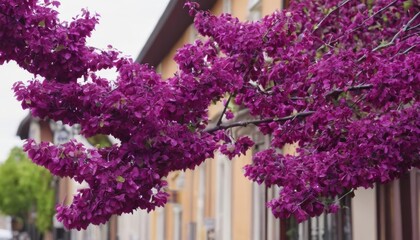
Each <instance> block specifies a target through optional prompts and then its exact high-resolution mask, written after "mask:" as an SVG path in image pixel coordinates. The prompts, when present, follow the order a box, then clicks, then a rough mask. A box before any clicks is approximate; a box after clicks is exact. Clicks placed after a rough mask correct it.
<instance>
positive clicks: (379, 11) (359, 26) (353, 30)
mask: <svg viewBox="0 0 420 240" xmlns="http://www.w3.org/2000/svg"><path fill="white" fill-rule="evenodd" d="M396 2H397V0H394V1H392V2H391V3H389V4H388V5H386V6H385V7H383V8H381V9H379V10H378V11H377V12H375V13H374V14H372V16H370V17H368V18H366V19H365V20H363V22H362V23H361V24H359V25H358V26H357V27H355V28H353V29H352V30H351V31H349V32H348V33H347V34H350V33H353V32H355V31H356V30H358V29H359V28H361V27H362V26H363V25H364V24H365V23H366V22H367V21H368V20H369V19H371V18H374V17H376V16H377V15H378V14H379V13H381V12H383V11H385V10H386V9H387V8H389V7H391V6H392V5H394V4H395V3H396ZM343 36H344V34H342V35H341V36H340V37H338V38H337V39H335V40H334V41H332V42H330V44H333V43H335V42H337V41H338V40H340V39H341V38H342V37H343Z"/></svg>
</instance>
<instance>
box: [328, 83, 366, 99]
mask: <svg viewBox="0 0 420 240" xmlns="http://www.w3.org/2000/svg"><path fill="white" fill-rule="evenodd" d="M371 88H373V85H372V84H365V85H357V86H353V87H349V88H347V90H344V89H335V90H332V91H331V92H329V93H327V95H325V97H329V96H331V95H335V94H340V93H342V92H346V91H357V90H363V89H371Z"/></svg>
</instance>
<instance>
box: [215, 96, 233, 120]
mask: <svg viewBox="0 0 420 240" xmlns="http://www.w3.org/2000/svg"><path fill="white" fill-rule="evenodd" d="M231 99H232V95H229V98H228V100H227V101H226V104H225V107H224V108H223V111H222V113H221V114H220V117H219V120H217V124H216V125H217V126H220V124H222V119H223V116H224V115H225V113H226V110H227V108H228V106H229V103H230V100H231Z"/></svg>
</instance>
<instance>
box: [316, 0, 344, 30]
mask: <svg viewBox="0 0 420 240" xmlns="http://www.w3.org/2000/svg"><path fill="white" fill-rule="evenodd" d="M348 2H350V0H345V1H344V2H341V3H340V4H338V5H337V6H336V7H335V8H334V9H333V10H332V11H331V12H329V13H328V14H327V15H326V16H325V17H324V18H323V19H321V21H320V22H319V23H318V24H317V25H316V26H315V27H314V30H313V31H312V32H315V31H316V30H317V29H318V28H319V27H320V26H321V24H322V23H323V22H324V21H325V19H327V18H328V17H329V16H330V15H331V14H333V13H334V12H336V11H337V10H338V9H339V8H340V7H342V6H344V5H345V4H346V3H348Z"/></svg>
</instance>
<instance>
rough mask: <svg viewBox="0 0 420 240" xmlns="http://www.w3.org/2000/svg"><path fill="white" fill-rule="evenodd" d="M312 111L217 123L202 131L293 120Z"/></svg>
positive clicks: (312, 112)
mask: <svg viewBox="0 0 420 240" xmlns="http://www.w3.org/2000/svg"><path fill="white" fill-rule="evenodd" d="M314 113H315V111H307V112H301V113H297V114H295V115H290V116H287V117H283V118H266V119H259V120H249V121H239V122H234V123H231V124H226V125H218V126H215V127H213V128H209V129H205V130H204V132H208V133H213V132H215V131H218V130H225V129H229V128H233V127H246V126H248V125H258V124H261V123H270V122H285V121H288V120H294V119H296V118H304V117H307V116H310V115H312V114H314Z"/></svg>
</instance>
